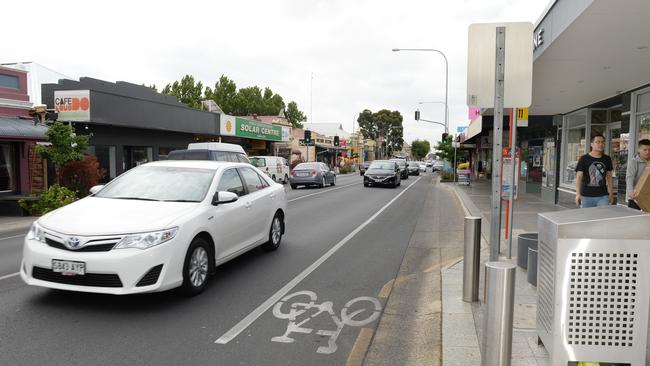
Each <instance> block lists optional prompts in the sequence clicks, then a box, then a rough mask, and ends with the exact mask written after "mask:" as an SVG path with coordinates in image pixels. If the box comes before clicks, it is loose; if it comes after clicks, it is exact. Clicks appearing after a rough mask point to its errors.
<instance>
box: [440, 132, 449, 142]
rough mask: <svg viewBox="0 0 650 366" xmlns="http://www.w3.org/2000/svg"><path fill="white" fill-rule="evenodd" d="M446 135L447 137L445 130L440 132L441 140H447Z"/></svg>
mask: <svg viewBox="0 0 650 366" xmlns="http://www.w3.org/2000/svg"><path fill="white" fill-rule="evenodd" d="M447 137H449V134H448V133H446V132H443V133H442V141H447Z"/></svg>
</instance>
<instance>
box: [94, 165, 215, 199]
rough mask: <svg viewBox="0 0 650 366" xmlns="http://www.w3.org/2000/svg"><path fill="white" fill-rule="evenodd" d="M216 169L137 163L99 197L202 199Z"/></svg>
mask: <svg viewBox="0 0 650 366" xmlns="http://www.w3.org/2000/svg"><path fill="white" fill-rule="evenodd" d="M214 173H215V171H214V170H212V169H193V168H178V167H152V166H141V167H137V168H135V169H133V170H131V171H129V172H127V173H126V174H124V175H121V176H120V177H118V178H116V179H115V180H113V181H112V182H111V183H110V184H108V185H107V186H106V188H104V189H102V190H101V191H100V192H99V193H97V194H96V195H95V196H96V197H104V198H114V199H131V200H143V201H176V202H179V201H180V202H201V201H203V200H204V199H205V196H206V194H207V193H208V189H209V188H210V185H211V184H212V179H213V177H214Z"/></svg>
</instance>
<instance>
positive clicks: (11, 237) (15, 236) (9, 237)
mask: <svg viewBox="0 0 650 366" xmlns="http://www.w3.org/2000/svg"><path fill="white" fill-rule="evenodd" d="M25 235H27V234H20V235H14V236H8V237H6V238H0V240H7V239H13V238H20V237H21V236H25Z"/></svg>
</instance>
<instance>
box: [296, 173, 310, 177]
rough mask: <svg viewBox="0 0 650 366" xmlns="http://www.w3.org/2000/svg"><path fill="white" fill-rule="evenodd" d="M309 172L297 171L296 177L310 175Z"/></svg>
mask: <svg viewBox="0 0 650 366" xmlns="http://www.w3.org/2000/svg"><path fill="white" fill-rule="evenodd" d="M308 176H309V173H296V177H308Z"/></svg>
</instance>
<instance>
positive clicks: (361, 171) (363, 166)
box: [359, 161, 371, 175]
mask: <svg viewBox="0 0 650 366" xmlns="http://www.w3.org/2000/svg"><path fill="white" fill-rule="evenodd" d="M370 163H371V161H364V162H363V163H361V164H359V175H364V174H366V170H368V167H369V166H370Z"/></svg>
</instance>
